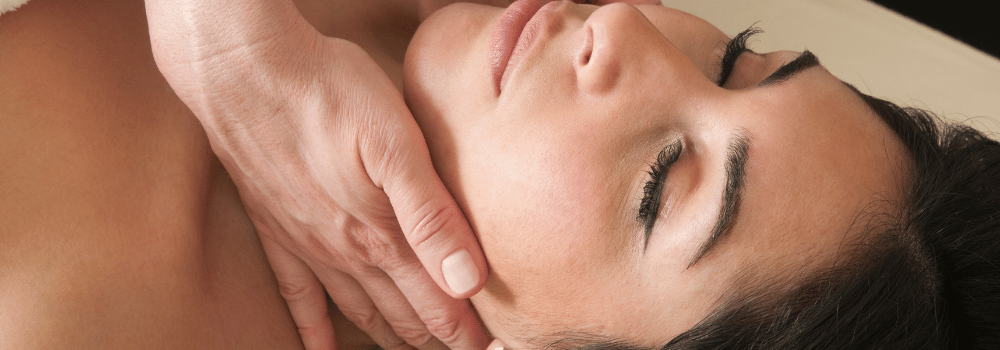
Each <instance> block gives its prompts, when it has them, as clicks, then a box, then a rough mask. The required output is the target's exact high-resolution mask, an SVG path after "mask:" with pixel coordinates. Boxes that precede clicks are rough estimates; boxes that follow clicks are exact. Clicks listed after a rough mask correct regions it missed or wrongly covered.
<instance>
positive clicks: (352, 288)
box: [316, 266, 412, 350]
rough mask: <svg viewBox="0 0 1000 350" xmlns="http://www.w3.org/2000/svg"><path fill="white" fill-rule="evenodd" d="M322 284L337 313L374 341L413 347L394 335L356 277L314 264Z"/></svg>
mask: <svg viewBox="0 0 1000 350" xmlns="http://www.w3.org/2000/svg"><path fill="white" fill-rule="evenodd" d="M316 269H317V270H318V271H320V273H319V276H321V280H322V281H323V285H325V286H327V291H328V293H329V295H330V299H331V300H333V303H334V304H337V308H338V309H340V313H342V314H344V317H346V318H347V319H348V320H349V321H351V322H352V323H354V324H355V325H356V326H358V329H360V330H361V331H363V332H365V334H368V336H369V337H371V338H372V340H373V341H375V343H377V344H378V345H379V346H380V347H382V348H383V349H386V350H405V349H412V347H411V346H409V345H408V344H407V343H406V341H404V340H403V339H402V338H400V337H399V336H398V335H396V332H395V331H394V330H393V329H392V326H391V325H390V324H389V322H388V321H387V320H386V319H385V317H384V316H383V315H382V313H381V312H380V311H379V309H378V308H377V307H376V306H375V303H374V302H373V301H372V299H371V297H369V296H368V293H367V292H366V291H365V290H364V288H363V287H362V286H361V285H360V284H359V283H358V281H357V280H356V279H354V278H353V277H351V276H350V275H348V274H346V273H343V272H340V271H337V270H335V269H332V268H325V267H323V266H317V268H316Z"/></svg>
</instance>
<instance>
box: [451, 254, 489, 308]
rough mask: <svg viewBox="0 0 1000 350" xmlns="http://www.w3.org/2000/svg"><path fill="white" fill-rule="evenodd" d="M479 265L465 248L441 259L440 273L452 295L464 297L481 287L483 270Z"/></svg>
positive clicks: (474, 292) (476, 291)
mask: <svg viewBox="0 0 1000 350" xmlns="http://www.w3.org/2000/svg"><path fill="white" fill-rule="evenodd" d="M479 265H480V264H477V263H476V262H475V261H473V260H472V255H471V254H469V251H468V250H466V249H459V250H458V251H455V252H453V253H451V254H450V255H448V257H446V258H444V260H442V261H441V273H442V275H443V276H444V280H445V283H446V284H447V287H448V289H449V290H450V294H451V295H452V296H454V297H456V298H462V299H464V298H468V297H470V296H472V295H475V294H476V293H478V292H479V290H480V289H482V285H483V278H482V277H483V276H484V275H485V271H482V270H483V268H481V267H480V266H479ZM484 265H485V264H484Z"/></svg>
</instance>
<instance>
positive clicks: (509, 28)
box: [490, 0, 553, 93]
mask: <svg viewBox="0 0 1000 350" xmlns="http://www.w3.org/2000/svg"><path fill="white" fill-rule="evenodd" d="M552 1H553V0H518V1H517V2H515V3H513V4H511V5H510V7H508V8H507V10H505V11H504V12H503V14H501V15H500V19H499V20H498V21H497V24H496V27H494V28H493V33H491V35H490V69H491V70H492V73H493V84H494V87H495V88H496V91H497V93H499V92H500V81H501V80H503V76H504V72H506V71H507V66H508V63H510V58H511V55H512V54H513V53H514V48H515V47H517V46H518V39H519V38H521V34H522V33H523V32H524V27H525V26H526V25H527V24H528V22H529V21H530V20H531V18H532V17H534V16H535V13H537V12H538V10H539V9H541V8H542V6H545V4H547V3H549V2H552Z"/></svg>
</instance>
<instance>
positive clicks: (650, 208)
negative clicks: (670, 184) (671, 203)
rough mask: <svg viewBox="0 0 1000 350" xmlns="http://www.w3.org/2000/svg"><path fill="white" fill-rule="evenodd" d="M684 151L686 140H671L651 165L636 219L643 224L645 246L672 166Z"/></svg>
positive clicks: (657, 214)
mask: <svg viewBox="0 0 1000 350" xmlns="http://www.w3.org/2000/svg"><path fill="white" fill-rule="evenodd" d="M683 152H684V141H683V139H679V140H677V141H674V142H671V143H670V144H668V145H667V146H665V147H664V148H663V149H661V150H660V152H659V153H658V154H657V156H656V162H655V163H653V164H651V165H650V170H649V172H648V174H649V180H648V181H647V182H646V184H645V186H643V196H642V201H641V202H640V204H639V210H638V212H637V214H636V221H638V222H639V223H641V224H643V228H644V231H645V240H644V243H643V246H645V245H646V243H648V242H649V236H650V235H651V233H652V231H653V227H654V226H655V224H656V218H657V217H659V215H660V208H661V207H662V206H663V205H662V199H663V188H664V187H665V182H666V178H667V174H668V173H669V171H670V168H671V167H672V166H673V165H674V163H676V162H677V160H678V159H679V158H680V156H681V154H682V153H683Z"/></svg>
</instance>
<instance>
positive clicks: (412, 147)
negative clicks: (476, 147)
mask: <svg viewBox="0 0 1000 350" xmlns="http://www.w3.org/2000/svg"><path fill="white" fill-rule="evenodd" d="M401 113H405V117H403V118H400V121H399V122H398V123H396V124H395V127H397V128H399V130H396V131H395V133H394V134H393V135H392V137H386V135H382V137H375V138H374V139H373V141H374V142H375V143H377V144H376V145H374V147H366V148H363V149H373V150H384V151H383V154H378V155H374V157H372V159H374V160H375V161H374V164H368V162H366V164H365V167H366V169H369V171H370V172H371V171H372V170H374V171H375V173H374V174H369V176H371V178H372V180H373V181H374V182H375V184H376V185H377V186H379V187H380V188H382V189H383V190H384V191H385V194H386V196H388V197H389V202H390V203H391V204H392V209H393V212H394V213H395V215H396V218H397V219H398V220H399V225H400V228H401V229H402V230H403V234H404V235H405V236H406V239H407V241H408V242H409V244H410V247H412V248H413V251H414V252H415V253H416V255H417V258H418V259H419V260H420V262H421V264H423V266H424V268H426V270H427V273H429V274H430V277H431V278H432V279H433V281H434V282H435V283H436V284H437V285H438V286H440V287H441V289H443V290H445V291H447V292H448V294H450V295H451V296H453V297H455V298H467V297H470V296H472V295H474V294H476V293H477V292H479V290H480V289H482V286H483V284H484V283H485V282H486V274H487V266H486V260H485V259H484V258H483V253H482V250H481V249H480V247H479V241H478V240H477V239H476V236H475V235H474V234H473V233H472V229H471V228H470V227H469V223H468V221H466V219H465V216H464V215H463V214H462V211H461V209H459V208H458V205H457V204H456V203H455V200H454V199H453V198H452V196H451V193H449V192H448V190H447V189H446V188H445V187H444V184H443V183H442V182H441V179H440V178H439V177H438V175H437V172H435V170H434V167H433V165H432V164H431V158H430V154H429V152H428V151H427V143H426V142H425V141H424V138H423V134H421V133H420V129H419V128H418V127H417V123H416V121H414V119H413V117H412V116H411V115H410V114H409V112H408V111H406V112H401ZM394 141H395V142H394ZM401 145H405V146H401ZM369 165H374V166H369Z"/></svg>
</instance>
